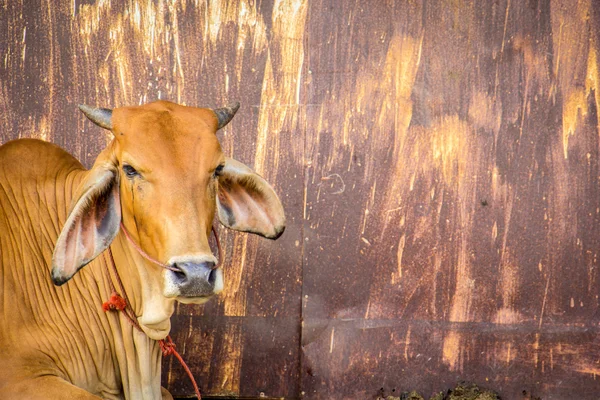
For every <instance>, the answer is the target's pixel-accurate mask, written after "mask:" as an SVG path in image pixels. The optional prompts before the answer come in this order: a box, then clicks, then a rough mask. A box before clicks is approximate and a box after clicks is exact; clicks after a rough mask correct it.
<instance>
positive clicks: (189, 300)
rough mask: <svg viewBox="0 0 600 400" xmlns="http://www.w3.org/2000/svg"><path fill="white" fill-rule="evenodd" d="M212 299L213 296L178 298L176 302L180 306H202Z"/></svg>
mask: <svg viewBox="0 0 600 400" xmlns="http://www.w3.org/2000/svg"><path fill="white" fill-rule="evenodd" d="M213 297H214V294H211V295H209V296H196V297H185V296H179V297H177V298H176V300H177V301H178V302H180V303H182V304H204V303H206V302H207V301H209V300H210V299H212V298H213Z"/></svg>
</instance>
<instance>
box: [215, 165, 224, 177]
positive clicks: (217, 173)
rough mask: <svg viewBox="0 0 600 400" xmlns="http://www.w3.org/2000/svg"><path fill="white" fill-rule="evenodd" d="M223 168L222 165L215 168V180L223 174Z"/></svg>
mask: <svg viewBox="0 0 600 400" xmlns="http://www.w3.org/2000/svg"><path fill="white" fill-rule="evenodd" d="M223 168H225V165H223V164H221V165H218V166H217V168H215V173H214V177H215V178H217V177H219V176H221V173H222V172H223Z"/></svg>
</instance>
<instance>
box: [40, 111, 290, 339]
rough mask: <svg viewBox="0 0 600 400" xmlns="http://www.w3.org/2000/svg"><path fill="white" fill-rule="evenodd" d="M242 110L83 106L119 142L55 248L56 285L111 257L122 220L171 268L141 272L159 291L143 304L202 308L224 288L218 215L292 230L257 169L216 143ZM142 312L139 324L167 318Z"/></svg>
mask: <svg viewBox="0 0 600 400" xmlns="http://www.w3.org/2000/svg"><path fill="white" fill-rule="evenodd" d="M238 107H239V104H236V105H234V106H232V107H226V108H220V109H216V110H212V109H207V108H194V107H185V106H180V105H177V104H174V103H170V102H165V101H157V102H154V103H150V104H147V105H143V106H138V107H123V108H117V109H115V110H108V109H101V108H90V107H87V106H80V108H81V110H82V111H83V113H84V114H85V115H86V116H87V117H88V118H89V119H91V120H92V121H93V122H94V123H96V124H97V125H99V126H101V127H103V128H105V129H109V130H111V131H112V133H113V135H114V140H113V141H112V142H111V143H110V144H109V146H108V147H107V148H106V149H105V150H104V151H103V152H102V153H101V154H100V155H99V156H98V158H97V159H96V162H95V164H94V166H93V168H92V169H91V170H90V171H89V172H88V173H87V176H86V178H85V179H84V180H83V182H82V183H81V184H80V185H79V189H78V192H77V193H76V195H75V197H74V200H73V204H72V206H71V211H70V213H69V216H68V218H67V221H66V223H65V225H64V227H63V229H62V232H61V233H60V235H59V237H58V240H57V243H56V246H55V249H54V254H53V258H52V280H53V282H54V283H55V284H56V285H62V284H64V283H65V282H67V281H68V280H69V279H71V277H72V276H73V275H74V274H75V273H76V272H77V271H78V270H79V269H80V268H82V267H83V266H85V265H86V264H87V263H89V262H90V261H92V260H93V259H94V258H95V257H97V256H98V255H99V254H100V253H102V252H103V251H104V250H106V248H107V247H108V246H109V245H110V244H111V242H112V241H113V239H114V238H115V237H116V236H117V234H118V233H119V229H120V223H121V221H122V222H123V224H124V226H125V228H126V229H127V231H128V232H129V233H130V235H131V236H132V237H133V239H134V241H135V242H137V244H138V245H139V246H140V247H141V248H142V249H143V250H144V251H145V252H146V253H148V254H149V255H150V256H151V257H153V258H155V259H156V260H159V261H160V262H162V263H164V264H167V265H169V266H172V267H174V268H173V269H174V270H167V269H162V268H160V267H156V266H152V265H151V264H149V263H141V264H143V265H137V268H138V269H140V268H141V269H142V270H140V271H138V272H139V273H138V276H139V278H140V279H141V280H143V282H140V284H141V285H142V286H148V285H149V286H151V287H152V288H145V289H141V292H142V293H143V294H142V301H143V302H144V303H146V304H147V305H148V307H150V304H153V307H155V308H156V309H161V307H162V309H165V307H166V311H164V312H162V313H161V312H159V313H158V314H165V315H162V317H164V316H166V314H168V316H170V313H169V311H168V309H169V308H170V310H171V312H172V307H173V303H174V300H178V301H180V302H184V303H203V302H205V301H206V300H207V299H208V298H209V297H211V296H212V295H214V294H216V293H218V292H220V291H221V290H222V289H223V274H222V271H221V269H220V268H215V264H216V262H217V260H216V258H215V256H214V255H213V254H212V252H211V249H210V247H209V243H208V238H209V236H210V232H211V227H212V222H213V219H214V217H215V214H216V215H217V216H218V218H219V220H220V222H221V223H222V224H223V225H225V226H227V227H228V228H231V229H235V230H239V231H245V232H252V233H256V234H259V235H262V236H265V237H267V238H270V239H276V238H278V237H279V236H280V235H281V233H282V232H283V230H284V226H285V217H284V212H283V207H282V205H281V202H280V200H279V198H278V197H277V195H276V194H275V192H274V190H273V189H272V187H271V186H270V185H269V184H268V183H267V182H266V181H265V180H264V179H263V178H261V177H260V176H259V175H257V174H256V173H254V172H253V171H252V170H251V169H250V168H248V167H247V166H245V165H244V164H242V163H240V162H238V161H235V160H233V159H230V158H226V157H225V156H224V154H223V152H222V151H221V147H220V145H219V141H218V139H217V136H216V131H217V130H218V129H220V128H222V127H223V126H225V125H226V124H227V123H228V122H229V121H230V120H231V119H232V118H233V115H234V114H235V112H236V111H237V109H238ZM138 264H139V263H138ZM157 292H158V293H157ZM144 293H145V294H144ZM157 296H158V297H160V299H157ZM157 303H160V304H162V306H160V307H156V306H157ZM165 304H167V305H166V306H165ZM141 313H142V314H144V316H143V317H142V320H140V322H141V323H142V327H144V324H146V325H147V326H155V325H156V323H158V322H157V321H158V320H160V319H161V318H162V317H161V316H157V315H156V312H150V311H148V312H146V311H144V310H142V311H141ZM153 313H154V314H153ZM149 314H152V315H153V316H148V315H149ZM146 317H147V318H146ZM143 318H146V323H145V321H144V320H143ZM167 319H168V318H167ZM161 323H163V322H161ZM163 325H164V324H163ZM155 336H162V335H159V334H157V335H155Z"/></svg>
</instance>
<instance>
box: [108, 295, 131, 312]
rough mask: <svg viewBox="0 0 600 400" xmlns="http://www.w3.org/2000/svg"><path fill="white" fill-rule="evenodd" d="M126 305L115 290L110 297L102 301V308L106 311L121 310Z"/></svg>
mask: <svg viewBox="0 0 600 400" xmlns="http://www.w3.org/2000/svg"><path fill="white" fill-rule="evenodd" d="M126 307H127V302H126V301H125V299H124V298H123V297H121V295H120V294H119V293H117V292H112V294H111V295H110V299H108V301H105V302H104V303H102V309H103V310H104V312H107V311H123V310H124V309H125V308H126Z"/></svg>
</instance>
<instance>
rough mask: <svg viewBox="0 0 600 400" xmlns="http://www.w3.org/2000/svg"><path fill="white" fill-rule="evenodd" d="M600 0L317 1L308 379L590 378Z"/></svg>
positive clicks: (331, 387) (329, 388)
mask: <svg viewBox="0 0 600 400" xmlns="http://www.w3.org/2000/svg"><path fill="white" fill-rule="evenodd" d="M598 5H599V4H598V3H597V2H594V3H592V2H589V1H579V2H561V1H552V2H550V1H523V2H511V1H493V2H492V1H490V2H484V3H481V2H468V1H440V2H413V1H411V2H385V3H384V2H381V3H378V4H377V5H370V6H366V5H365V4H363V2H358V1H357V2H344V3H343V5H341V4H340V3H339V2H335V1H321V2H311V7H309V24H310V25H309V28H308V29H309V32H310V34H309V39H308V42H309V45H308V49H309V50H308V51H309V56H308V58H307V59H308V60H309V61H308V63H307V70H308V71H309V74H311V77H310V80H311V83H312V84H311V85H309V86H310V87H309V88H308V89H307V100H306V101H307V104H311V105H314V107H311V108H310V111H309V112H308V118H307V123H308V127H307V144H308V146H307V154H308V157H309V159H310V161H311V162H312V164H311V166H310V168H309V169H308V177H307V180H308V187H307V206H306V210H307V212H306V223H305V235H306V238H307V240H306V241H305V250H304V260H305V263H304V270H303V274H304V275H303V276H304V280H303V294H304V308H303V309H304V312H303V315H304V330H303V371H302V373H303V386H302V389H303V390H304V391H306V392H307V393H309V394H310V397H311V398H323V399H325V398H332V397H335V398H357V397H360V396H362V398H366V397H367V396H374V395H376V393H377V390H378V389H379V388H380V387H381V386H387V387H388V388H389V387H390V386H395V387H396V388H404V389H408V388H412V387H417V388H419V389H421V390H423V391H424V392H425V393H427V392H429V393H431V392H432V391H433V390H443V389H444V386H445V385H450V384H452V382H453V381H455V380H459V379H467V380H475V381H477V382H480V383H481V384H487V385H488V386H490V387H492V388H495V389H497V390H499V391H500V393H502V394H504V395H505V396H506V397H507V398H517V397H516V396H517V394H518V393H520V392H521V390H523V389H528V390H530V389H531V390H533V392H534V393H536V394H538V395H541V396H542V397H543V398H545V399H546V398H556V399H563V398H589V399H592V398H597V393H598V390H600V383H599V382H598V380H597V376H596V375H597V372H598V371H597V368H596V367H595V366H597V363H598V361H599V359H600V354H598V348H597V345H598V342H597V339H596V336H597V334H598V333H599V332H598V322H599V321H598V294H599V291H600V287H599V284H600V282H599V281H598V274H597V269H598V261H597V254H598V244H599V242H598V240H599V238H600V224H599V222H600V221H599V215H600V214H599V213H600V207H599V206H600V201H599V197H598V194H599V193H598V183H599V180H598V178H599V169H598V162H599V159H598V155H599V154H598V146H599V144H600V142H599V135H598V134H599V131H598V114H597V110H598V104H599V101H598V99H599V97H598V93H599V92H598V90H599V89H600V88H599V87H598V85H599V83H598V82H599V81H598V61H597V50H598V48H599V44H600V43H599V42H598V37H597V32H598V23H599V20H598V15H596V14H594V13H597V9H598ZM594 6H595V7H594ZM323 21H328V23H323ZM315 82H318V84H315ZM313 85H314V87H313ZM315 332H317V333H315ZM566 349H569V350H566ZM542 360H543V361H542ZM359 394H360V395H359Z"/></svg>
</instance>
